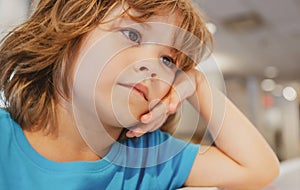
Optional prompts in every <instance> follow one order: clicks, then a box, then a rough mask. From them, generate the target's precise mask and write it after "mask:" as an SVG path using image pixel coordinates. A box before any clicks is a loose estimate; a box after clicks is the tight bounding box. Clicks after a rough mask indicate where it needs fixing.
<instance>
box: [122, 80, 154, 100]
mask: <svg viewBox="0 0 300 190" xmlns="http://www.w3.org/2000/svg"><path fill="white" fill-rule="evenodd" d="M118 84H119V85H121V86H123V87H126V88H130V89H132V90H133V91H135V92H137V93H139V94H140V95H141V96H143V97H144V99H145V100H146V101H148V87H147V86H145V85H143V84H141V83H136V84H134V83H129V84H124V83H118Z"/></svg>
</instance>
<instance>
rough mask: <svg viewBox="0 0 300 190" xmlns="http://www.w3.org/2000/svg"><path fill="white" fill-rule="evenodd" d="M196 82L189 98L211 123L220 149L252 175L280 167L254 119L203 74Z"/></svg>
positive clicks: (209, 125) (211, 131) (211, 129)
mask: <svg viewBox="0 0 300 190" xmlns="http://www.w3.org/2000/svg"><path fill="white" fill-rule="evenodd" d="M196 81H197V82H196V91H195V93H194V94H193V95H192V96H191V97H190V98H189V99H188V100H189V102H190V103H191V104H192V105H193V106H194V107H195V109H196V110H197V111H198V112H199V113H200V115H201V117H202V118H203V119H204V120H205V121H206V123H207V124H208V130H209V131H210V133H211V134H212V136H213V138H214V140H215V143H216V145H217V148H218V149H220V150H221V151H222V152H223V153H224V154H226V155H227V156H228V157H230V158H231V159H232V160H234V161H235V162H236V163H237V164H239V165H240V166H242V167H245V168H247V169H249V170H248V171H249V172H254V173H252V175H255V173H256V172H267V173H270V172H269V171H270V170H272V169H274V170H277V169H278V168H277V167H274V166H277V158H276V156H275V155H274V153H273V151H272V150H271V148H270V147H269V145H268V144H267V142H266V141H265V140H264V138H263V137H262V136H261V135H260V133H259V132H258V131H257V130H256V128H255V127H254V126H253V125H252V124H251V122H250V121H249V120H248V119H247V118H246V117H245V116H244V115H243V114H242V113H241V112H240V111H239V110H238V109H237V108H236V106H234V105H233V103H232V102H231V101H230V100H229V99H227V97H226V96H225V95H224V94H223V93H221V92H220V91H218V90H217V89H215V88H213V87H211V86H210V85H209V84H208V82H207V80H205V78H204V77H203V75H201V74H200V73H199V74H197V77H196ZM265 168H267V171H263V169H265ZM274 173H277V171H274ZM266 175H267V174H266ZM270 177H271V176H270Z"/></svg>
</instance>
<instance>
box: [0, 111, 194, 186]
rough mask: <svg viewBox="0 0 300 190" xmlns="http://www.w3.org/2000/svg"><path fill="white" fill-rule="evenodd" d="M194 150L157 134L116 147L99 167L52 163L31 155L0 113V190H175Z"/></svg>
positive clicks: (18, 130)
mask: <svg viewBox="0 0 300 190" xmlns="http://www.w3.org/2000/svg"><path fill="white" fill-rule="evenodd" d="M198 149H199V145H195V144H191V143H187V142H185V141H182V140H179V139H176V138H173V137H172V136H170V135H169V134H166V133H163V132H161V131H159V130H157V131H155V132H152V133H147V134H145V135H144V136H142V137H140V138H134V139H128V140H125V141H122V142H116V143H115V144H114V145H113V146H112V148H111V150H110V152H109V153H108V155H106V156H105V157H104V158H103V159H101V160H99V161H91V162H88V161H78V162H54V161H51V160H48V159H46V158H45V157H43V156H41V155H40V154H39V153H38V152H36V151H35V150H34V149H33V148H32V147H31V145H30V144H29V142H28V141H27V139H26V137H25V136H24V133H23V131H22V129H21V127H20V126H19V125H18V124H17V123H16V122H14V121H13V119H12V118H11V117H10V115H9V113H8V112H6V111H4V110H1V109H0V189H1V190H2V189H3V190H4V189H5V190H9V189H18V190H19V189H22V190H24V189H25V190H27V189H28V190H35V189H37V190H48V189H49V190H50V189H51V190H53V189H59V190H60V189H61V190H69V189H72V190H73V189H74V190H75V189H78V190H79V189H82V190H91V189H97V190H100V189H113V190H116V189H176V188H179V187H181V186H182V185H183V183H184V182H185V180H186V178H187V176H188V174H189V172H190V169H191V167H192V164H193V162H194V159H195V156H196V154H197V152H198Z"/></svg>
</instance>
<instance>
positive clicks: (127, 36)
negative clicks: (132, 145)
mask: <svg viewBox="0 0 300 190" xmlns="http://www.w3.org/2000/svg"><path fill="white" fill-rule="evenodd" d="M118 14H120V10H115V11H113V12H112V13H111V14H110V15H108V17H107V20H109V19H110V18H113V17H114V16H115V15H118ZM175 21H176V15H171V16H168V17H152V18H150V19H149V23H143V24H141V23H136V22H135V21H133V20H131V19H129V18H119V19H116V20H113V21H111V22H108V23H105V24H101V25H99V27H98V28H96V29H95V30H93V31H92V32H91V33H90V34H89V35H88V36H87V38H86V39H85V41H84V43H83V45H82V47H81V50H80V53H79V58H78V61H77V63H76V69H75V78H74V85H75V86H74V97H75V98H77V100H78V101H77V102H80V103H79V106H80V107H82V108H83V109H85V111H88V112H91V111H93V110H95V111H96V112H97V115H98V117H99V118H100V119H101V122H102V124H104V125H105V126H114V127H130V126H133V125H135V124H137V123H138V120H139V117H140V116H141V115H142V114H144V113H146V112H147V111H148V110H149V109H151V108H152V107H153V106H154V105H155V104H156V103H157V102H158V101H159V100H161V99H162V98H163V97H164V96H165V95H166V94H167V93H168V91H169V90H170V87H171V85H172V83H173V80H174V78H175V73H176V71H177V68H176V65H175V61H174V49H173V48H172V44H173V43H174V42H173V40H174V31H175V29H176V27H175V26H176V22H175ZM171 25H174V26H173V27H172V26H171ZM77 107H78V105H77Z"/></svg>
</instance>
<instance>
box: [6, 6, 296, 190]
mask: <svg viewBox="0 0 300 190" xmlns="http://www.w3.org/2000/svg"><path fill="white" fill-rule="evenodd" d="M194 2H195V5H196V6H197V7H199V8H200V9H201V11H202V12H203V13H204V14H205V15H206V16H207V26H208V27H209V29H210V30H211V32H212V33H213V35H214V38H215V49H214V53H213V55H212V56H211V57H210V58H209V59H208V60H206V61H205V62H204V63H201V65H200V69H203V68H204V70H205V72H206V74H207V76H208V78H210V80H211V81H212V83H214V84H215V85H216V86H217V87H218V88H220V89H221V90H223V91H224V93H226V94H227V96H228V97H229V98H230V99H231V100H232V101H233V102H234V103H235V104H236V105H237V106H238V107H239V108H240V109H241V110H242V112H243V113H244V114H245V115H246V116H247V117H248V118H249V119H250V120H251V122H252V123H254V124H255V126H256V127H257V128H258V130H259V131H260V132H261V133H262V134H263V136H264V137H265V138H266V139H267V141H268V142H269V144H270V145H271V147H272V148H273V150H274V151H275V152H276V154H277V156H278V158H279V160H280V161H281V162H282V163H285V162H287V161H290V160H295V159H297V158H299V157H300V125H299V118H300V117H299V116H300V114H299V108H300V0H194ZM32 3H36V2H33V1H30V0H0V38H2V37H3V36H4V35H5V34H6V33H7V32H8V31H9V29H11V28H13V27H14V26H16V25H17V24H18V23H20V22H22V21H24V20H25V19H26V18H28V16H29V15H30V8H32V7H34V6H32ZM220 71H221V72H220ZM0 104H1V103H0ZM183 110H184V111H183V115H184V117H183V121H182V123H183V124H184V128H182V127H179V128H178V131H177V133H178V135H179V136H181V137H183V138H188V136H189V135H188V134H190V132H191V131H192V132H193V136H192V140H193V141H195V142H198V141H202V142H204V141H203V139H205V140H207V139H209V134H206V133H205V130H204V127H203V123H202V122H201V119H200V121H198V120H195V119H194V118H197V116H196V115H195V113H194V111H193V109H192V108H191V107H189V105H186V104H184V107H183ZM195 122H196V123H195ZM195 125H197V128H196V129H195V127H194V126H195ZM190 126H191V127H190ZM205 142H210V141H209V140H208V141H205ZM237 143H238V142H237ZM299 165H300V162H299V164H298V168H299V171H300V167H299ZM293 176H294V177H295V174H294V175H293ZM296 179H300V172H298V173H297V174H296ZM297 181H298V180H297ZM298 185H299V186H298ZM296 186H297V188H296V189H299V188H300V184H299V182H298V183H297V184H296V185H295V186H294V187H296ZM289 189H291V188H289Z"/></svg>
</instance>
